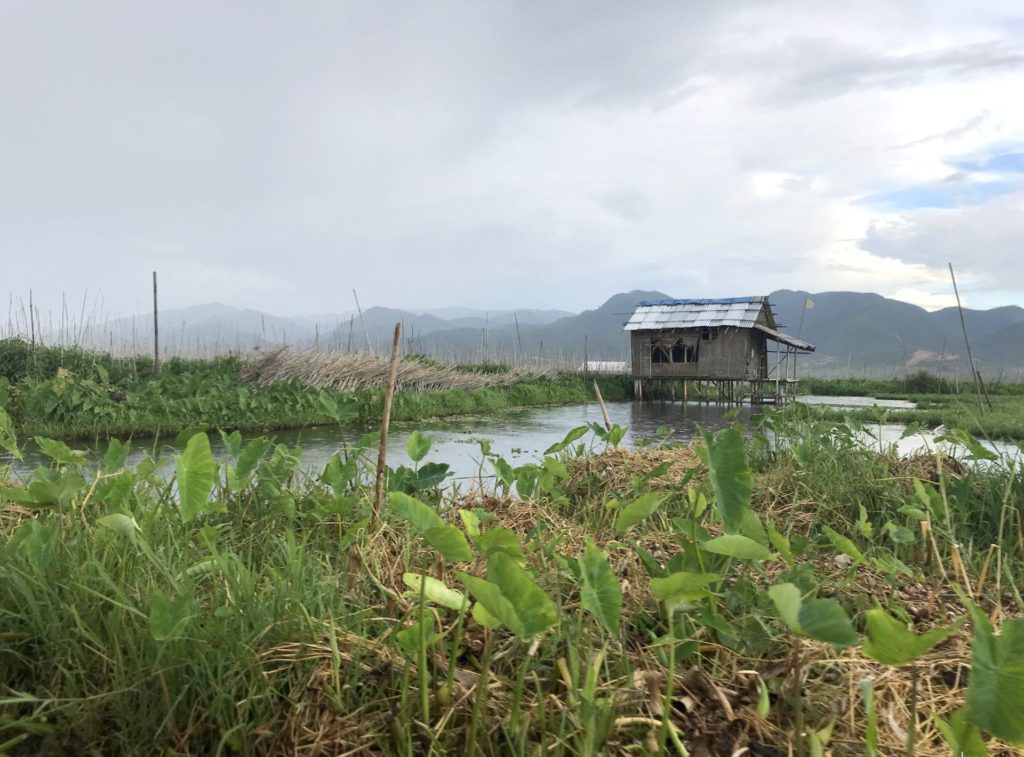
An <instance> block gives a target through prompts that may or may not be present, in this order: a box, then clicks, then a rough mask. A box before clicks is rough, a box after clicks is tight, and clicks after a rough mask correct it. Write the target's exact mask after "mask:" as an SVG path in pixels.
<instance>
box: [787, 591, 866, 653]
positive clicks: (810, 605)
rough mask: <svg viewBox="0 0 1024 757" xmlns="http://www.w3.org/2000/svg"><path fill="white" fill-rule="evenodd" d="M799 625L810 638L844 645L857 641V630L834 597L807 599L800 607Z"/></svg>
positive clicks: (840, 645)
mask: <svg viewBox="0 0 1024 757" xmlns="http://www.w3.org/2000/svg"><path fill="white" fill-rule="evenodd" d="M800 625H801V626H802V627H803V629H804V633H805V634H806V635H807V636H809V637H811V638H812V639H817V640H818V641H827V642H828V643H830V644H835V645H836V646H837V647H845V646H848V645H850V644H854V643H856V641H857V632H856V631H855V630H853V624H852V623H850V619H849V618H848V617H847V616H846V611H845V610H843V607H842V605H840V604H839V603H838V602H836V601H835V600H834V599H809V600H807V601H806V602H804V603H803V605H802V606H801V607H800Z"/></svg>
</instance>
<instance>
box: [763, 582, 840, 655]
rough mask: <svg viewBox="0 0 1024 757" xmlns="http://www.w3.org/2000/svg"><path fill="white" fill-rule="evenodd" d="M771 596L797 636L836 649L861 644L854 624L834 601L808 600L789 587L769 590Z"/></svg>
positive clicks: (791, 585) (779, 586)
mask: <svg viewBox="0 0 1024 757" xmlns="http://www.w3.org/2000/svg"><path fill="white" fill-rule="evenodd" d="M768 596H769V597H771V599H772V602H774V603H775V607H776V608H777V609H778V611H779V614H780V615H781V616H782V619H783V620H784V621H785V622H786V625H787V626H789V630H791V631H792V632H793V633H795V634H799V635H800V636H807V637H808V638H811V639H817V640H818V641H827V642H829V643H830V644H835V645H836V646H847V645H849V644H853V643H854V642H856V641H857V632H856V631H855V630H854V629H853V624H852V623H850V619H849V618H848V617H847V615H846V612H845V611H844V610H843V608H842V606H841V605H840V604H839V603H838V602H836V601H835V600H834V599H809V600H804V599H803V596H802V595H801V594H800V589H798V588H797V587H796V586H795V585H793V584H789V583H786V584H775V585H774V586H770V587H768Z"/></svg>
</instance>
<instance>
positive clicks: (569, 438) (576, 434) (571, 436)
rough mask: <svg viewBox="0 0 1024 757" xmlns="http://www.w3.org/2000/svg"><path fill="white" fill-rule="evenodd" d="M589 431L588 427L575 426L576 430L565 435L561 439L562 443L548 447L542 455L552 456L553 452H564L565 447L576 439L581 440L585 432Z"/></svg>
mask: <svg viewBox="0 0 1024 757" xmlns="http://www.w3.org/2000/svg"><path fill="white" fill-rule="evenodd" d="M589 430H590V427H589V426H577V427H576V428H574V429H572V430H571V431H570V432H569V433H568V434H566V435H565V438H564V439H562V441H560V442H555V443H554V444H552V445H551V446H550V447H548V448H547V449H546V450H544V454H545V455H550V454H553V453H555V452H561V451H562V450H564V449H565V448H566V447H568V446H569V445H570V444H572V443H573V442H574V441H576V440H577V439H582V438H583V437H584V436H585V435H586V433H587V431H589Z"/></svg>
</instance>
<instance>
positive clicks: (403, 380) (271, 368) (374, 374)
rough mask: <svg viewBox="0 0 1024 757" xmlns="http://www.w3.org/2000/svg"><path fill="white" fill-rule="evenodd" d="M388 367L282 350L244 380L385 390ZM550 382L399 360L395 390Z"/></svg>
mask: <svg viewBox="0 0 1024 757" xmlns="http://www.w3.org/2000/svg"><path fill="white" fill-rule="evenodd" d="M388 362H389V361H388V359H387V358H385V357H378V356H376V355H369V354H366V353H352V352H329V353H323V352H319V351H317V350H304V351H297V350H292V349H289V348H287V347H282V348H280V349H278V350H275V351H274V352H270V353H267V354H264V355H260V356H258V357H254V358H251V359H250V360H249V361H248V362H247V363H246V365H245V367H244V368H243V369H242V380H243V381H252V382H255V383H256V384H258V385H259V386H267V385H269V384H272V383H274V382H276V381H295V380H297V381H300V382H302V383H303V384H306V385H307V386H310V387H313V388H314V389H327V388H332V389H341V390H352V389H373V388H378V387H383V386H385V385H386V384H387V378H388ZM554 378H556V373H555V371H553V370H552V369H550V368H546V367H539V368H528V367H519V368H513V369H511V370H508V371H502V372H499V373H482V372H474V371H467V370H464V369H460V368H458V367H457V366H454V365H447V364H442V363H433V362H431V363H428V362H422V361H419V360H406V359H400V360H399V362H398V383H397V385H396V388H397V390H399V391H402V390H407V391H416V392H428V391H446V390H452V389H461V390H467V389H480V388H483V387H488V386H507V385H509V384H515V383H518V382H520V381H529V380H539V379H554Z"/></svg>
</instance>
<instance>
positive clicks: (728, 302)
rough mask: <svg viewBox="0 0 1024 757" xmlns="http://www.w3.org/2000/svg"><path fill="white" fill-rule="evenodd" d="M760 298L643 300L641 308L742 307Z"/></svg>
mask: <svg viewBox="0 0 1024 757" xmlns="http://www.w3.org/2000/svg"><path fill="white" fill-rule="evenodd" d="M760 299H762V298H760V297H718V298H716V299H676V300H643V301H642V302H640V303H639V305H641V306H645V307H649V306H651V305H741V304H747V303H751V302H754V301H755V300H760Z"/></svg>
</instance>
